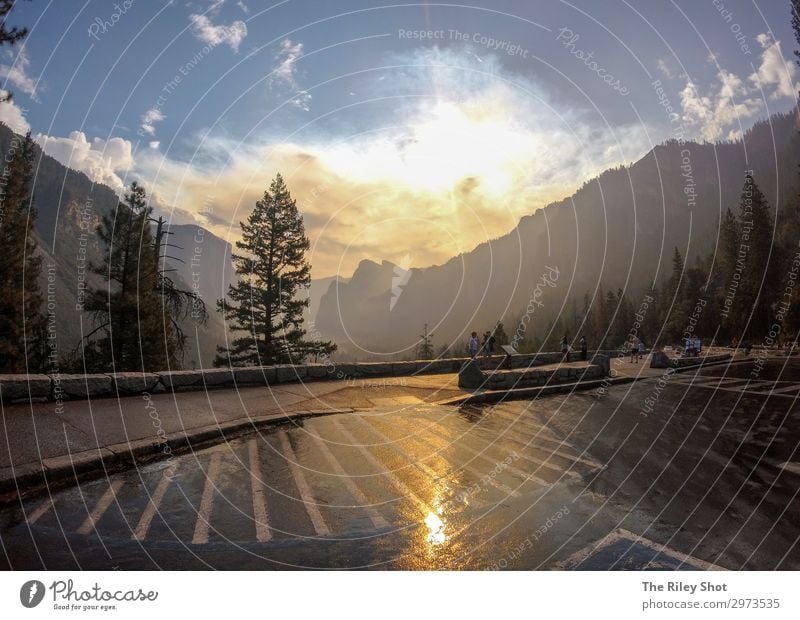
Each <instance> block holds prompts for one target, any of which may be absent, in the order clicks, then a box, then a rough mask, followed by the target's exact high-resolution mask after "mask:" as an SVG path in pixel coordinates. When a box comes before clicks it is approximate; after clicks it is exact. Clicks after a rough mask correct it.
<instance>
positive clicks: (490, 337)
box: [467, 331, 497, 359]
mask: <svg viewBox="0 0 800 620" xmlns="http://www.w3.org/2000/svg"><path fill="white" fill-rule="evenodd" d="M496 344H497V339H496V338H495V337H494V334H493V333H492V332H490V331H487V332H485V333H484V334H483V342H481V341H480V340H479V339H478V332H472V334H471V335H470V337H469V343H468V344H467V348H468V350H469V356H470V357H471V358H473V359H474V358H476V357H478V355H479V354H481V353H483V356H484V357H491V356H492V355H494V349H495V346H496Z"/></svg>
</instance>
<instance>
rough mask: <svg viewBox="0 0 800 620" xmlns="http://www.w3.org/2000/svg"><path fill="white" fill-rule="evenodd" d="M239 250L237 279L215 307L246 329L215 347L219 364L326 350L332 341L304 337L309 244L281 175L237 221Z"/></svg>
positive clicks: (284, 360) (278, 360)
mask: <svg viewBox="0 0 800 620" xmlns="http://www.w3.org/2000/svg"><path fill="white" fill-rule="evenodd" d="M240 226H241V229H242V240H241V241H237V242H236V247H237V248H238V249H239V250H241V251H242V252H241V253H237V254H234V255H233V262H234V266H235V269H236V273H237V274H238V276H239V280H238V282H237V283H236V284H232V285H231V286H230V287H229V289H228V298H229V299H220V300H219V301H218V302H217V309H218V310H219V311H220V312H221V313H222V314H223V316H224V317H225V319H226V320H230V321H231V324H230V325H229V327H230V329H232V330H234V331H239V332H245V335H244V336H242V337H240V338H236V339H234V340H233V341H232V342H231V346H230V347H229V348H227V349H223V348H221V347H220V348H219V349H218V350H219V355H217V358H216V360H215V361H214V364H215V365H217V366H228V365H231V366H251V365H271V364H290V363H301V362H302V361H303V360H305V359H306V358H307V357H308V356H309V355H319V354H323V355H329V354H330V353H331V352H333V351H334V350H335V349H336V345H334V344H332V343H330V342H311V341H307V340H304V336H305V334H306V332H305V330H304V329H303V309H304V308H305V307H306V306H308V304H309V298H308V296H307V295H298V293H299V292H300V291H301V290H302V289H305V288H308V287H309V286H310V284H311V266H310V265H309V263H308V261H307V260H306V258H305V253H306V251H307V250H308V248H309V247H310V245H309V241H308V238H307V237H306V233H305V227H304V225H303V218H302V216H301V215H300V213H299V212H298V210H297V204H296V202H295V200H294V199H292V197H291V194H290V193H289V190H288V188H287V187H286V184H285V183H284V181H283V178H282V177H281V175H280V174H278V175H277V176H276V177H275V179H274V180H273V181H272V183H271V185H270V187H269V190H267V191H265V192H264V196H263V198H262V199H261V200H259V201H258V202H256V207H255V209H253V212H252V213H251V214H250V216H249V217H248V218H247V221H246V222H242V223H241V224H240Z"/></svg>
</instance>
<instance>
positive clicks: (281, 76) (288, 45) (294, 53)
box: [272, 39, 303, 86]
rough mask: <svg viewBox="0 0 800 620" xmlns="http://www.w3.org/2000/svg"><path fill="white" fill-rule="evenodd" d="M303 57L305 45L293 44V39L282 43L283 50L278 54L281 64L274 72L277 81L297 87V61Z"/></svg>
mask: <svg viewBox="0 0 800 620" xmlns="http://www.w3.org/2000/svg"><path fill="white" fill-rule="evenodd" d="M302 55H303V44H302V43H293V42H292V41H291V39H284V40H283V41H281V49H280V51H279V52H278V60H279V61H280V63H279V64H278V66H277V67H276V68H275V71H273V74H272V75H273V76H274V77H275V79H278V80H283V81H284V82H286V83H287V84H290V85H292V86H296V85H297V78H296V71H297V60H298V59H299V58H300V57H301V56H302Z"/></svg>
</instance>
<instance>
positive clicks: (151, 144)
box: [147, 140, 161, 149]
mask: <svg viewBox="0 0 800 620" xmlns="http://www.w3.org/2000/svg"><path fill="white" fill-rule="evenodd" d="M147 146H149V147H150V148H151V149H158V147H159V146H161V142H159V141H158V140H153V141H152V142H148V143H147Z"/></svg>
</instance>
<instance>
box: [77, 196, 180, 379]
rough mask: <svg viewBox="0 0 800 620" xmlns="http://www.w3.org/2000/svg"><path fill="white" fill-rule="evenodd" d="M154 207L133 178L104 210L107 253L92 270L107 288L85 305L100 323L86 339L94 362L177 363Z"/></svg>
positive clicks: (108, 365) (98, 365) (130, 366)
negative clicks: (110, 207) (153, 219)
mask: <svg viewBox="0 0 800 620" xmlns="http://www.w3.org/2000/svg"><path fill="white" fill-rule="evenodd" d="M151 211H152V208H151V207H149V206H148V205H147V201H146V196H145V191H144V188H142V187H141V186H140V185H138V184H137V183H136V182H134V183H132V184H131V187H130V191H129V192H128V193H127V194H126V195H125V201H124V202H121V203H119V204H118V206H117V209H116V210H115V211H114V212H113V213H108V214H106V215H104V216H103V219H102V221H101V224H100V226H99V227H98V231H97V234H98V237H99V238H100V240H101V241H102V242H103V243H104V244H105V253H104V256H103V260H102V262H101V264H100V265H94V266H93V271H94V272H95V273H97V274H100V275H102V276H104V277H105V278H106V279H107V281H108V283H107V286H106V288H104V289H90V290H89V291H88V292H87V301H86V305H85V307H86V310H87V311H89V312H91V313H93V314H94V317H95V320H96V321H97V323H98V326H97V327H96V328H95V329H94V330H93V331H92V332H91V333H90V334H89V335H88V336H87V337H86V339H85V341H86V345H85V347H84V359H85V363H86V365H87V367H89V368H94V369H109V370H114V371H117V372H123V371H151V370H163V369H166V368H171V367H176V366H177V359H176V351H177V348H178V347H177V341H176V340H177V339H176V335H175V331H174V328H173V323H172V321H171V320H170V316H169V313H168V312H166V311H165V306H164V304H163V301H162V298H161V296H160V295H159V283H160V278H159V269H158V254H157V251H158V249H157V246H156V243H155V240H154V239H153V235H152V233H151V228H150V221H149V219H150V213H151ZM96 334H101V335H100V336H99V337H96Z"/></svg>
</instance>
